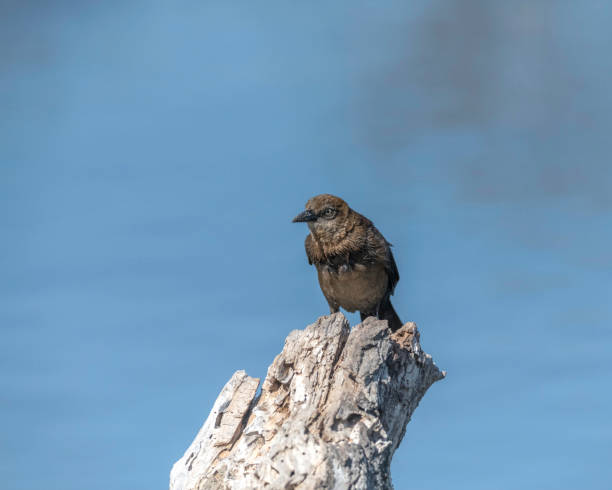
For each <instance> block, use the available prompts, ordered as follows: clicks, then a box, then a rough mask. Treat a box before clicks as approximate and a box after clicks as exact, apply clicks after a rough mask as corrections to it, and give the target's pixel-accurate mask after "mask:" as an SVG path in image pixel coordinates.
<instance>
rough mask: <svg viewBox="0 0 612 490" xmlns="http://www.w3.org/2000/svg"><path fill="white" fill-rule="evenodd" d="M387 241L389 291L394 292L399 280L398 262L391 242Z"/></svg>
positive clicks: (386, 267)
mask: <svg viewBox="0 0 612 490" xmlns="http://www.w3.org/2000/svg"><path fill="white" fill-rule="evenodd" d="M385 242H386V243H387V257H386V260H385V270H386V271H387V276H389V293H390V294H393V291H394V290H395V285H396V284H397V282H398V281H399V271H398V270H397V264H396V263H395V258H394V257H393V252H391V244H390V243H389V242H387V241H386V240H385Z"/></svg>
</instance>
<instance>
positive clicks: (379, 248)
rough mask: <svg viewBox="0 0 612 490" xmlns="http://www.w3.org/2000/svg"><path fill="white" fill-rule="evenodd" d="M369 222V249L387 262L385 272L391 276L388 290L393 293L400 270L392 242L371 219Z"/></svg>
mask: <svg viewBox="0 0 612 490" xmlns="http://www.w3.org/2000/svg"><path fill="white" fill-rule="evenodd" d="M369 223H370V225H371V226H370V228H369V230H370V233H368V245H369V246H368V249H370V250H372V251H374V254H375V258H376V260H379V261H382V262H383V263H384V264H385V272H386V273H387V277H388V278H389V283H388V286H387V291H388V292H389V294H390V295H391V294H393V291H394V290H395V285H396V284H397V282H398V281H399V271H398V270H397V264H396V263H395V258H394V257H393V252H391V244H390V243H389V242H388V241H387V240H386V239H385V237H384V236H383V235H382V233H381V232H380V231H378V228H376V227H375V226H374V225H373V224H372V222H371V221H370V222H369Z"/></svg>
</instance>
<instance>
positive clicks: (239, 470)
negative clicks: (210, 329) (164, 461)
mask: <svg viewBox="0 0 612 490" xmlns="http://www.w3.org/2000/svg"><path fill="white" fill-rule="evenodd" d="M444 374H445V373H443V372H441V371H440V370H439V369H438V368H437V367H436V365H435V364H434V363H433V361H432V359H431V357H430V356H429V355H428V354H426V353H424V352H423V351H422V350H421V347H420V344H419V333H418V330H417V328H416V325H415V324H414V323H407V324H405V325H404V326H403V327H402V328H401V329H399V330H398V331H397V332H395V333H394V334H391V331H390V330H389V329H388V328H387V322H386V321H381V320H376V319H375V318H368V319H366V320H365V321H364V322H363V323H361V324H359V325H357V326H355V327H354V328H353V329H352V330H351V329H350V326H349V324H348V322H347V320H346V318H345V317H344V316H343V315H342V314H341V313H336V314H334V315H330V316H326V317H321V318H319V320H318V321H317V322H316V323H314V324H313V325H310V326H308V327H307V328H306V329H305V330H295V331H293V332H291V333H290V334H289V336H288V337H287V339H286V341H285V346H284V348H283V351H282V352H281V353H280V354H279V355H278V356H277V357H276V359H274V362H273V363H272V365H271V366H270V367H269V368H268V374H267V376H266V379H265V380H264V382H263V385H262V390H261V394H260V395H259V396H258V397H256V391H257V386H258V384H259V380H257V379H255V378H251V377H249V376H247V375H246V373H245V372H244V371H237V372H236V373H235V374H234V375H233V376H232V378H231V379H230V381H229V382H228V383H227V384H226V385H225V387H224V388H223V390H222V391H221V394H220V395H219V397H218V398H217V401H216V402H215V404H214V406H213V409H212V411H211V413H210V415H209V416H208V418H207V420H206V422H205V423H204V425H203V427H202V429H201V430H200V432H199V433H198V435H197V436H196V438H195V440H194V441H193V443H192V444H191V446H190V447H189V449H187V451H186V452H185V454H184V456H183V457H182V458H181V459H180V460H178V461H177V462H176V463H175V465H174V467H173V468H172V472H171V474H170V490H207V489H232V490H238V489H245V490H246V489H254V488H268V489H296V490H297V489H300V490H302V489H304V490H306V489H313V490H314V489H348V488H350V489H390V488H393V487H392V485H391V477H390V474H389V466H390V463H391V458H392V456H393V453H394V452H395V450H396V448H397V447H398V446H399V444H400V442H401V440H402V438H403V436H404V432H405V430H406V424H407V423H408V422H409V420H410V416H411V415H412V412H413V411H414V410H415V408H416V407H417V405H418V403H419V401H420V399H421V398H422V396H423V395H424V394H425V392H426V391H427V389H428V388H429V387H430V386H431V385H432V384H433V383H434V382H435V381H438V380H439V379H442V378H443V377H444Z"/></svg>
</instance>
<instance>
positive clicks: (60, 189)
mask: <svg viewBox="0 0 612 490" xmlns="http://www.w3.org/2000/svg"><path fill="white" fill-rule="evenodd" d="M611 23H612V4H611V3H610V2H603V1H601V2H596V1H584V2H569V1H568V2H559V1H557V2H548V1H533V0H519V1H514V2H505V1H501V0H498V1H491V0H462V1H459V0H454V1H445V2H443V1H431V0H427V1H425V0H419V1H412V2H403V1H390V2H384V3H380V2H361V3H356V2H349V1H340V2H333V3H329V2H320V1H313V2H277V1H272V2H267V3H265V4H260V5H255V4H254V3H252V2H211V1H205V0H197V1H190V0H180V1H177V2H162V1H149V2H139V1H133V0H130V1H123V2H118V1H106V2H96V3H95V4H94V2H83V1H78V2H77V1H70V0H64V1H61V0H54V1H39V2H35V1H30V2H24V1H17V0H5V1H4V2H2V7H1V12H0V77H1V78H0V81H1V85H0V157H1V160H0V162H1V166H0V230H1V236H0V238H1V240H0V335H1V339H0V340H1V341H0V366H1V370H0V430H1V433H0V479H1V481H2V488H4V489H7V490H26V489H27V490H30V489H41V488H44V489H58V490H60V489H61V490H71V489H83V488H87V489H89V490H96V489H100V490H108V489H118V490H121V489H135V488H142V489H154V488H155V489H156V488H160V489H162V488H167V484H168V474H169V471H170V467H171V465H172V463H173V462H174V461H175V460H177V459H178V458H179V457H180V456H181V455H182V453H183V451H184V450H185V449H186V448H187V446H188V445H189V443H190V442H191V440H192V438H193V437H194V435H195V433H196V432H197V430H198V428H199V427H200V425H201V424H202V423H203V421H204V419H205V418H206V416H207V415H208V412H209V410H210V407H211V406H212V403H213V401H214V399H215V398H216V396H217V394H218V392H219V391H220V389H221V388H222V386H223V385H224V384H225V382H226V381H227V380H228V379H229V378H230V376H231V375H232V373H233V372H234V371H235V370H238V369H246V370H247V372H248V373H249V374H251V375H254V376H259V377H261V376H264V375H265V372H266V369H267V366H268V365H269V364H270V363H271V361H272V359H273V357H274V356H275V355H276V354H277V353H278V352H279V351H280V349H281V348H282V346H283V342H284V339H285V336H286V335H287V334H288V333H289V332H290V331H291V330H293V329H296V328H303V327H304V326H306V325H307V324H309V323H312V322H313V321H315V320H316V318H317V317H318V316H319V315H322V314H326V313H327V305H326V303H325V300H324V299H323V296H322V295H321V293H320V291H319V289H318V285H317V283H316V274H315V271H314V269H312V268H311V267H309V266H308V264H307V262H306V257H305V254H304V250H303V239H304V237H305V235H306V227H305V226H303V225H295V224H291V222H290V220H291V218H292V217H293V216H294V215H295V214H297V213H298V212H299V211H300V210H301V209H303V205H304V203H305V201H306V200H307V199H308V198H309V197H311V196H312V195H315V194H318V193H322V192H329V193H333V194H337V195H340V196H342V197H343V198H345V199H346V200H347V201H348V202H349V204H350V205H351V206H352V207H353V208H354V209H356V210H358V211H359V212H361V213H363V214H365V215H366V216H368V217H369V218H371V219H372V220H373V221H374V222H375V223H376V225H377V226H378V228H379V229H380V230H381V231H382V232H383V234H384V235H385V236H386V238H387V239H388V240H389V241H391V242H392V243H393V244H394V245H395V248H394V250H395V257H396V260H397V263H398V266H399V270H400V274H401V280H400V282H399V285H398V287H397V289H396V294H395V296H394V304H395V306H396V309H397V310H398V312H399V313H400V316H401V317H402V319H403V320H404V321H408V320H412V321H416V322H417V323H418V325H419V327H420V329H421V332H422V336H421V339H422V344H423V347H424V348H425V350H427V351H428V352H430V353H431V354H432V355H433V357H434V359H435V361H436V362H437V364H438V365H439V366H440V367H441V368H443V369H445V370H447V371H448V377H447V379H446V380H444V381H442V382H440V383H437V384H436V385H434V386H433V387H432V389H431V390H430V391H429V392H428V393H427V395H426V396H425V398H424V399H423V401H422V403H421V405H420V406H419V408H418V409H417V411H416V412H415V415H414V417H413V420H412V421H411V423H410V424H409V426H408V430H407V432H406V436H405V438H404V441H403V444H402V446H401V447H400V448H399V450H398V452H397V453H396V455H395V458H394V460H393V466H392V475H393V479H394V482H395V485H396V488H398V489H402V488H413V487H414V488H417V487H418V488H420V489H422V490H425V489H432V490H439V489H442V488H453V489H470V490H475V489H483V490H484V489H487V490H489V489H491V488H495V489H514V488H524V489H538V490H541V489H575V488H585V489H586V488H588V489H609V488H610V485H612V465H610V462H611V458H612V423H611V422H610V414H611V413H612V392H611V390H610V388H611V387H612V385H611V383H610V381H611V375H612V349H611V347H612V331H611V328H610V327H611V319H612V306H611V301H610V300H611V286H612V275H611V266H612V226H611V220H612V194H611V188H612V187H611V186H612V165H611V158H610V154H611V141H612V139H611V134H612V90H611V89H610V87H611V85H610V80H611V75H612V56H611V54H610V53H611V48H612V29H611V28H610V25H612V24H611ZM349 318H350V320H351V322H352V323H353V324H355V323H356V322H357V321H358V319H357V317H356V315H350V317H349Z"/></svg>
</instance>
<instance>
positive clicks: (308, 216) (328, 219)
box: [293, 194, 402, 331]
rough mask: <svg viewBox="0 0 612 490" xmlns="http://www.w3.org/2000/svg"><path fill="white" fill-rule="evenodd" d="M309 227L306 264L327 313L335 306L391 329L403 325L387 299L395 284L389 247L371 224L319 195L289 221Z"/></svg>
mask: <svg viewBox="0 0 612 490" xmlns="http://www.w3.org/2000/svg"><path fill="white" fill-rule="evenodd" d="M293 222H294V223H300V222H305V223H307V224H308V228H309V229H310V234H309V235H308V236H307V237H306V255H307V256H308V263H309V264H311V265H312V264H314V265H315V267H316V268H317V273H318V276H319V285H320V286H321V291H323V295H324V296H325V299H327V303H328V304H329V309H330V311H331V312H332V313H336V312H337V311H338V310H339V309H340V307H342V308H344V309H345V310H347V311H350V312H354V311H356V310H359V313H360V315H361V320H362V321H363V320H365V319H366V318H367V317H369V316H375V317H378V318H379V319H381V320H387V321H388V323H389V327H390V328H391V330H393V331H395V330H397V329H398V328H400V327H401V326H402V322H401V320H400V319H399V317H398V316H397V313H395V310H394V309H393V306H392V305H391V301H390V299H389V296H391V295H392V294H393V291H394V289H395V285H396V284H397V281H399V272H398V271H397V265H395V259H394V258H393V254H392V253H391V244H390V243H389V242H388V241H387V240H385V238H384V237H383V236H382V234H381V233H380V232H379V231H378V230H377V229H376V227H375V226H374V224H373V223H372V222H371V221H370V220H369V219H368V218H366V217H365V216H362V215H361V214H359V213H357V212H355V211H353V210H352V209H351V208H350V207H349V206H348V204H347V203H346V202H344V201H343V200H342V199H340V198H339V197H336V196H332V195H331V194H320V195H318V196H315V197H313V198H312V199H310V200H309V201H308V202H307V203H306V210H305V211H304V212H302V213H300V214H298V215H297V216H296V217H295V218H293Z"/></svg>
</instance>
